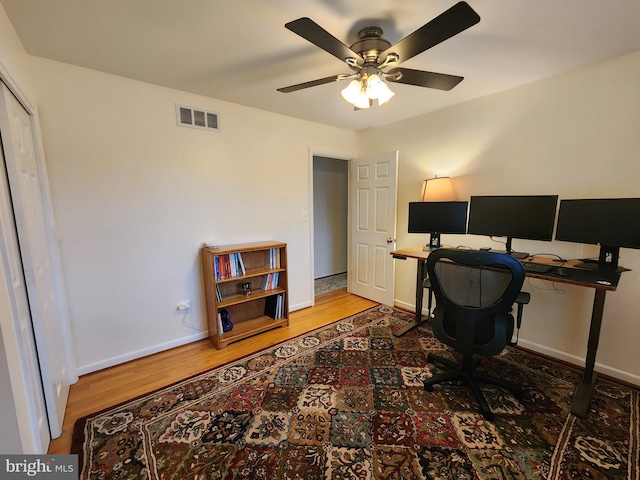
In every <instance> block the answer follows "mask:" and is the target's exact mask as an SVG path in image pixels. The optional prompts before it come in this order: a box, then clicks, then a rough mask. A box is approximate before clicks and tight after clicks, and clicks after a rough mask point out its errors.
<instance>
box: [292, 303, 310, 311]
mask: <svg viewBox="0 0 640 480" xmlns="http://www.w3.org/2000/svg"><path fill="white" fill-rule="evenodd" d="M312 306H313V304H312V303H311V302H310V301H309V302H302V303H296V304H295V305H289V311H290V312H295V311H296V310H302V309H303V308H307V307H312Z"/></svg>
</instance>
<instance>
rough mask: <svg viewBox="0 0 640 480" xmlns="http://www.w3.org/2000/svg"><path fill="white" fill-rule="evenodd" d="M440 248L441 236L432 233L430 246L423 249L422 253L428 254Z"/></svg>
mask: <svg viewBox="0 0 640 480" xmlns="http://www.w3.org/2000/svg"><path fill="white" fill-rule="evenodd" d="M438 248H440V234H439V233H436V232H432V233H431V237H430V238H429V245H425V246H424V247H422V251H423V252H428V251H429V250H436V249H438Z"/></svg>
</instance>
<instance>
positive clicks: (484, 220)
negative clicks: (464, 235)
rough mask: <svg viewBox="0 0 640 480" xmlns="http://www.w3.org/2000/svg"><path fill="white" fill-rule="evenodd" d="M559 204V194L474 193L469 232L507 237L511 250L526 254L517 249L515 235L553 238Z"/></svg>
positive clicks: (516, 255) (521, 237)
mask: <svg viewBox="0 0 640 480" xmlns="http://www.w3.org/2000/svg"><path fill="white" fill-rule="evenodd" d="M557 204H558V196H557V195H490V196H472V197H471V203H470V205H469V229H468V233H470V234H474V235H488V236H491V237H507V241H506V246H505V248H506V251H507V253H508V254H510V255H513V256H514V257H516V258H525V257H527V256H528V255H529V254H528V253H522V252H514V251H513V249H512V248H511V244H512V239H514V238H519V239H525V240H542V241H551V240H552V239H553V225H554V222H555V219H556V206H557Z"/></svg>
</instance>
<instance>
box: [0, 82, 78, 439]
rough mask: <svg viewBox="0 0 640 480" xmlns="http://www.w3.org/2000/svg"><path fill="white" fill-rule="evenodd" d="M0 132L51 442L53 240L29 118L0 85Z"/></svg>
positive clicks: (59, 346) (63, 365)
mask: <svg viewBox="0 0 640 480" xmlns="http://www.w3.org/2000/svg"><path fill="white" fill-rule="evenodd" d="M0 133H1V135H2V145H3V149H4V157H5V165H6V169H7V175H8V178H9V188H10V191H11V198H12V202H13V212H14V217H15V222H16V227H17V232H18V241H19V246H20V253H21V259H22V265H23V270H24V276H25V280H26V286H27V295H28V298H29V306H30V311H31V321H32V324H33V331H34V335H35V340H36V346H37V351H38V362H39V368H40V375H41V378H42V386H43V390H44V396H45V403H46V407H47V417H48V420H49V428H50V431H51V436H52V438H55V437H57V436H59V435H60V433H61V432H62V421H63V418H64V411H65V407H66V403H67V397H68V394H69V378H71V375H70V372H69V371H68V361H67V355H68V354H69V353H68V352H67V349H66V345H67V338H66V336H65V335H64V333H63V326H62V325H63V324H62V318H61V315H60V312H61V309H60V305H59V303H58V302H59V301H60V298H59V296H58V292H57V289H56V278H55V272H54V270H53V259H52V250H51V245H53V244H54V239H53V238H52V235H51V232H50V229H49V228H48V226H47V219H46V209H45V205H46V204H45V201H44V200H45V199H44V196H43V195H44V194H43V191H46V190H45V189H44V188H43V185H44V184H45V182H46V181H47V180H46V176H45V175H43V173H42V172H40V171H39V168H38V162H37V158H36V149H35V143H34V135H33V131H32V127H31V118H30V115H29V113H28V112H27V111H26V110H25V109H24V108H23V107H22V105H21V104H20V103H19V102H18V100H16V98H15V97H14V96H13V94H12V93H11V92H10V91H9V90H8V89H7V88H6V86H5V85H2V95H1V96H0Z"/></svg>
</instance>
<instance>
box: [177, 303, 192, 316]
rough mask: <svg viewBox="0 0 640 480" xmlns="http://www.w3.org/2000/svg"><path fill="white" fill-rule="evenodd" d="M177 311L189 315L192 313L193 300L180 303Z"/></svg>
mask: <svg viewBox="0 0 640 480" xmlns="http://www.w3.org/2000/svg"><path fill="white" fill-rule="evenodd" d="M176 310H178V311H179V312H182V313H189V312H190V311H191V300H185V301H184V302H180V303H179V304H178V306H177V307H176Z"/></svg>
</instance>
